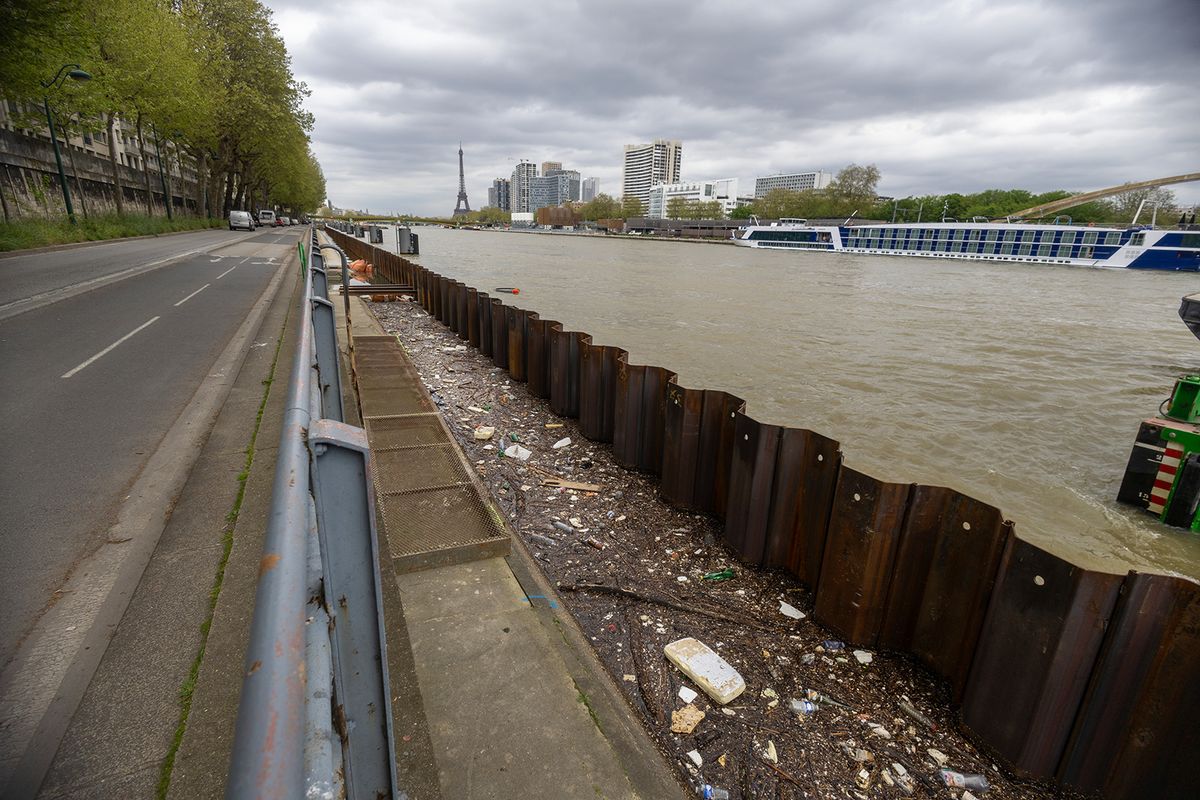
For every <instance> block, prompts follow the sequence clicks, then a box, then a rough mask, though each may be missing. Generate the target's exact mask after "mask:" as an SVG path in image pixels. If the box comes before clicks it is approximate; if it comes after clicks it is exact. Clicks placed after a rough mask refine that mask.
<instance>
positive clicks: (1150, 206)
mask: <svg viewBox="0 0 1200 800" xmlns="http://www.w3.org/2000/svg"><path fill="white" fill-rule="evenodd" d="M1143 201H1144V202H1145V205H1144V206H1142V216H1140V217H1139V218H1138V222H1146V221H1148V220H1149V219H1150V216H1151V215H1152V214H1153V213H1154V209H1155V208H1156V207H1157V208H1158V210H1159V211H1160V212H1166V211H1174V210H1175V207H1176V206H1178V205H1179V202H1178V201H1177V200H1176V199H1175V193H1174V192H1172V191H1171V190H1170V189H1164V188H1163V187H1161V186H1159V187H1157V188H1154V189H1134V190H1133V191H1129V192H1122V193H1121V194H1118V195H1113V196H1112V197H1110V198H1108V202H1109V203H1110V204H1111V205H1112V209H1113V213H1114V215H1115V216H1116V218H1117V219H1118V220H1121V221H1124V222H1132V221H1133V215H1134V214H1136V213H1137V210H1138V206H1140V205H1142V203H1143Z"/></svg>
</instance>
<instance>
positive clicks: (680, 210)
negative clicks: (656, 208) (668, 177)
mask: <svg viewBox="0 0 1200 800" xmlns="http://www.w3.org/2000/svg"><path fill="white" fill-rule="evenodd" d="M667 219H692V217H689V216H688V199H687V198H686V197H678V196H676V197H672V198H671V199H669V200H667Z"/></svg>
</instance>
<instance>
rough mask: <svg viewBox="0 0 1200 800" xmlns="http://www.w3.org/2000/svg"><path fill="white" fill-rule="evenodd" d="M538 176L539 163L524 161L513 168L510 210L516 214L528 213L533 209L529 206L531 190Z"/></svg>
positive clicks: (509, 194) (509, 193) (510, 184)
mask: <svg viewBox="0 0 1200 800" xmlns="http://www.w3.org/2000/svg"><path fill="white" fill-rule="evenodd" d="M536 177H537V165H536V164H533V163H531V162H529V161H522V162H521V163H519V164H517V166H516V168H515V169H513V173H512V179H511V181H510V183H509V187H508V198H509V207H508V210H509V211H512V212H513V213H514V214H518V213H519V214H527V213H529V212H531V211H532V210H533V209H531V208H530V207H529V200H530V197H529V192H530V189H531V188H532V187H531V184H532V183H533V179H534V178H536Z"/></svg>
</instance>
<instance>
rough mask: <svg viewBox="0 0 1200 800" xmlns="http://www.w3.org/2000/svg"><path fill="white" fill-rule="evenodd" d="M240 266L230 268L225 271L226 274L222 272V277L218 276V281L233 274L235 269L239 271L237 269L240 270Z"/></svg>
mask: <svg viewBox="0 0 1200 800" xmlns="http://www.w3.org/2000/svg"><path fill="white" fill-rule="evenodd" d="M238 266H239V265H237V264H234V265H233V266H232V267H230V268H229V269H227V270H225V271H224V272H222V273H221V274H220V275H218V276H217V280H221V278H224V277H225V276H226V275H228V274H229V273H231V272H233V271H234V270H235V269H237V268H238Z"/></svg>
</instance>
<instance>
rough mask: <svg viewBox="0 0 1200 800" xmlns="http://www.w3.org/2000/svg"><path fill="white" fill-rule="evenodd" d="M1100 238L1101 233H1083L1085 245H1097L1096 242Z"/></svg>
mask: <svg viewBox="0 0 1200 800" xmlns="http://www.w3.org/2000/svg"><path fill="white" fill-rule="evenodd" d="M1099 238H1100V232H1099V231H1084V232H1083V243H1084V244H1095V243H1096V240H1097V239H1099Z"/></svg>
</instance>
